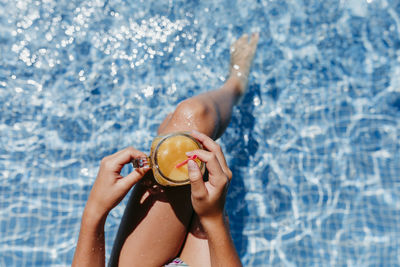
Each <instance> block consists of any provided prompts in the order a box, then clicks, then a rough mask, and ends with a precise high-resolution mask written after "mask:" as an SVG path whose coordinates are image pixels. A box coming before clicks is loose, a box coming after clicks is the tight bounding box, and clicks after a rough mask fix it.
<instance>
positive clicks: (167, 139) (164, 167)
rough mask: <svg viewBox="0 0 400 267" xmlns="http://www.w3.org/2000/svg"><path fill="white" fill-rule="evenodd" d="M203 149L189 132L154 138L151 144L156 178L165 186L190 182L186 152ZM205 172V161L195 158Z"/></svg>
mask: <svg viewBox="0 0 400 267" xmlns="http://www.w3.org/2000/svg"><path fill="white" fill-rule="evenodd" d="M196 149H202V145H201V144H200V143H199V142H198V141H197V140H196V139H195V138H193V137H192V136H191V135H190V134H189V133H186V132H177V133H172V134H167V135H162V136H157V137H156V138H154V140H153V142H152V144H151V152H150V165H151V167H152V169H153V174H154V178H155V180H156V181H157V182H158V183H159V184H160V185H164V186H177V185H185V184H189V183H190V181H189V175H188V169H187V164H182V162H184V161H186V160H187V159H188V157H187V155H186V152H189V151H193V150H196ZM194 161H195V162H196V163H197V164H198V165H199V167H200V170H201V172H202V173H203V174H204V171H205V164H204V162H202V161H200V160H198V159H195V160H194Z"/></svg>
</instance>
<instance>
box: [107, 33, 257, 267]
mask: <svg viewBox="0 0 400 267" xmlns="http://www.w3.org/2000/svg"><path fill="white" fill-rule="evenodd" d="M257 40H258V35H253V36H252V38H251V40H250V43H248V37H247V35H245V36H243V37H241V38H240V39H239V40H238V41H236V42H235V44H234V45H233V46H232V48H233V49H232V50H234V51H233V52H232V56H231V73H230V74H231V75H230V77H229V78H228V80H227V82H226V83H225V84H224V85H223V86H222V87H221V88H220V89H217V90H214V91H210V92H206V93H204V94H201V95H198V96H195V97H192V98H189V99H186V100H184V101H183V102H181V103H180V104H179V105H178V106H177V108H176V110H175V111H174V112H173V113H172V114H170V115H169V116H168V117H167V118H166V119H165V120H164V122H163V123H162V124H161V125H160V127H159V129H158V134H166V133H171V132H177V131H190V130H197V131H199V132H202V133H205V134H207V135H208V136H210V137H212V138H213V139H216V138H218V137H219V136H221V135H222V133H223V132H224V130H225V129H226V127H227V126H228V124H229V121H230V117H231V112H232V108H233V106H234V105H235V104H236V103H237V102H238V100H239V98H240V97H241V96H242V95H243V94H244V92H245V89H246V87H247V76H248V73H249V68H250V64H251V61H252V58H253V56H254V52H255V49H256V45H257ZM149 176H152V174H151V173H150V174H149ZM152 178H153V177H146V179H144V180H142V181H141V182H140V183H138V184H137V185H136V186H135V189H134V191H133V192H132V195H131V198H130V199H129V202H128V205H127V207H126V209H125V213H124V216H123V218H122V220H121V225H120V228H119V231H118V234H117V237H116V240H115V243H114V247H113V251H112V255H111V259H110V266H162V265H164V264H165V263H166V262H168V261H170V260H171V259H173V258H174V257H176V256H177V255H178V254H179V252H180V251H181V249H182V246H183V244H184V241H185V239H186V236H187V232H188V226H189V224H190V221H191V218H192V215H193V210H192V207H191V200H190V186H182V187H177V188H163V189H162V190H157V192H155V190H154V188H153V187H152V186H149V185H147V183H148V181H150V180H151V179H152ZM197 239H198V237H196V236H192V237H191V238H190V240H188V241H187V242H186V245H185V247H187V246H189V248H188V249H186V250H185V249H184V250H183V251H187V252H190V247H193V246H194V245H195V244H196V242H197ZM199 242H201V241H199ZM202 247H203V248H204V249H205V250H206V251H207V252H208V247H204V246H202ZM186 255H188V256H187V257H186V258H185V260H186V259H187V260H188V262H189V264H190V262H193V263H195V259H193V258H191V257H190V253H186ZM182 256H184V254H182Z"/></svg>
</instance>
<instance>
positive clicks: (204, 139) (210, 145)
mask: <svg viewBox="0 0 400 267" xmlns="http://www.w3.org/2000/svg"><path fill="white" fill-rule="evenodd" d="M191 134H192V136H193V137H194V138H196V139H197V140H198V141H199V142H200V143H201V144H202V145H203V147H204V148H206V149H207V150H208V151H211V152H213V153H215V155H216V157H217V159H218V161H219V163H220V165H221V167H222V169H223V170H224V172H225V173H228V172H230V170H229V167H228V164H227V162H226V159H225V156H224V153H223V152H222V149H221V146H220V145H218V144H217V143H216V142H215V141H214V140H212V139H211V138H210V137H208V136H207V135H205V134H203V133H200V132H197V131H192V133H191Z"/></svg>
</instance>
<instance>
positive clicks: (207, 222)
mask: <svg viewBox="0 0 400 267" xmlns="http://www.w3.org/2000/svg"><path fill="white" fill-rule="evenodd" d="M200 222H201V225H202V226H203V228H204V230H205V231H206V232H210V231H212V230H214V229H216V228H217V227H225V226H226V222H225V216H224V214H223V213H221V214H216V215H214V216H207V217H200Z"/></svg>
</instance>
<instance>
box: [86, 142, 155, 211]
mask: <svg viewBox="0 0 400 267" xmlns="http://www.w3.org/2000/svg"><path fill="white" fill-rule="evenodd" d="M138 157H146V154H144V153H143V152H140V151H138V150H136V149H134V148H133V147H127V148H125V149H123V150H121V151H118V152H116V153H114V154H112V155H110V156H107V157H105V158H103V159H102V161H101V164H100V169H99V173H98V174H97V178H96V181H95V182H94V185H93V188H92V190H91V192H90V195H89V199H88V202H87V204H86V209H89V210H90V213H91V214H92V215H96V216H100V217H104V216H107V214H108V213H109V212H110V211H111V210H112V209H113V208H114V207H115V206H117V205H118V203H119V202H121V200H122V199H123V198H124V197H125V195H126V194H127V193H128V192H129V190H130V189H131V188H132V186H133V185H134V184H136V183H137V182H138V181H139V180H140V179H141V178H142V177H143V176H144V174H145V173H146V172H147V171H148V170H149V168H140V169H135V170H133V172H131V173H130V174H128V175H127V176H125V177H123V176H121V174H120V173H121V170H122V168H123V167H124V165H125V164H127V163H129V162H131V161H132V160H133V159H135V158H138Z"/></svg>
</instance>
